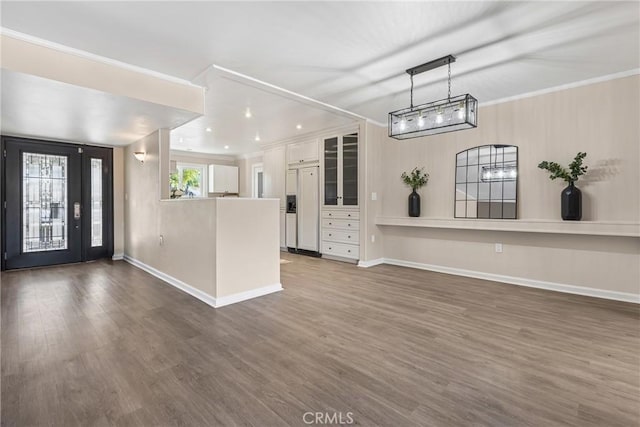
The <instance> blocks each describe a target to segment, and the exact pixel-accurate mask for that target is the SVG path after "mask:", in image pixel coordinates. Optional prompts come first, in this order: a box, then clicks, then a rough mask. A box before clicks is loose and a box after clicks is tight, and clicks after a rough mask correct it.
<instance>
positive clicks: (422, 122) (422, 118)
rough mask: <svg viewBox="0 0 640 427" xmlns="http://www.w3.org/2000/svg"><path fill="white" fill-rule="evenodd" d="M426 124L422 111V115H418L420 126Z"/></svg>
mask: <svg viewBox="0 0 640 427" xmlns="http://www.w3.org/2000/svg"><path fill="white" fill-rule="evenodd" d="M423 126H424V117H422V111H420V116H418V127H423Z"/></svg>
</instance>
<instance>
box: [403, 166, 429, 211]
mask: <svg viewBox="0 0 640 427" xmlns="http://www.w3.org/2000/svg"><path fill="white" fill-rule="evenodd" d="M423 171H424V168H420V169H418V168H417V167H415V168H413V170H412V171H411V172H409V173H406V172H402V175H401V176H400V177H401V178H402V182H404V183H405V184H406V185H408V186H409V187H411V190H413V191H412V192H411V194H410V195H409V216H411V217H418V216H420V195H419V194H418V193H417V192H416V190H417V189H419V188H421V187H424V186H425V185H427V182H428V181H429V174H428V173H426V172H423Z"/></svg>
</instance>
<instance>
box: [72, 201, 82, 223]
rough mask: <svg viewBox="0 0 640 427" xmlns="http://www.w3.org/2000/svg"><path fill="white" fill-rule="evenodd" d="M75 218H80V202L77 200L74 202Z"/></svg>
mask: <svg viewBox="0 0 640 427" xmlns="http://www.w3.org/2000/svg"><path fill="white" fill-rule="evenodd" d="M73 219H75V220H79V219H80V202H75V203H74V204H73Z"/></svg>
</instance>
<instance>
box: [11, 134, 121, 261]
mask: <svg viewBox="0 0 640 427" xmlns="http://www.w3.org/2000/svg"><path fill="white" fill-rule="evenodd" d="M2 142H3V148H4V158H3V160H4V162H3V166H4V167H3V187H4V192H3V194H4V204H5V210H4V216H3V221H2V224H3V233H2V235H3V239H4V241H3V249H4V257H3V260H2V261H3V267H4V268H6V269H14V268H24V267H36V266H44V265H52V264H63V263H71V262H80V261H83V260H90V259H96V258H98V257H102V256H110V254H111V253H112V252H113V247H112V243H111V235H112V230H111V226H110V224H111V218H112V215H111V214H110V213H109V212H108V211H107V210H105V208H106V207H109V208H110V206H111V184H110V183H111V155H112V154H111V149H107V148H94V147H80V146H77V145H71V144H61V143H50V142H44V141H34V140H25V139H20V138H3V141H2ZM105 202H106V203H105Z"/></svg>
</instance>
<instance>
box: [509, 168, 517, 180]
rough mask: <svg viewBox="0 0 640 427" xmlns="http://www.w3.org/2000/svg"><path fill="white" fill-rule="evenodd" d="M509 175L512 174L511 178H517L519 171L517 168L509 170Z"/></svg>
mask: <svg viewBox="0 0 640 427" xmlns="http://www.w3.org/2000/svg"><path fill="white" fill-rule="evenodd" d="M509 176H510V177H511V178H515V177H517V176H518V171H517V170H515V169H511V170H510V171H509Z"/></svg>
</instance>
